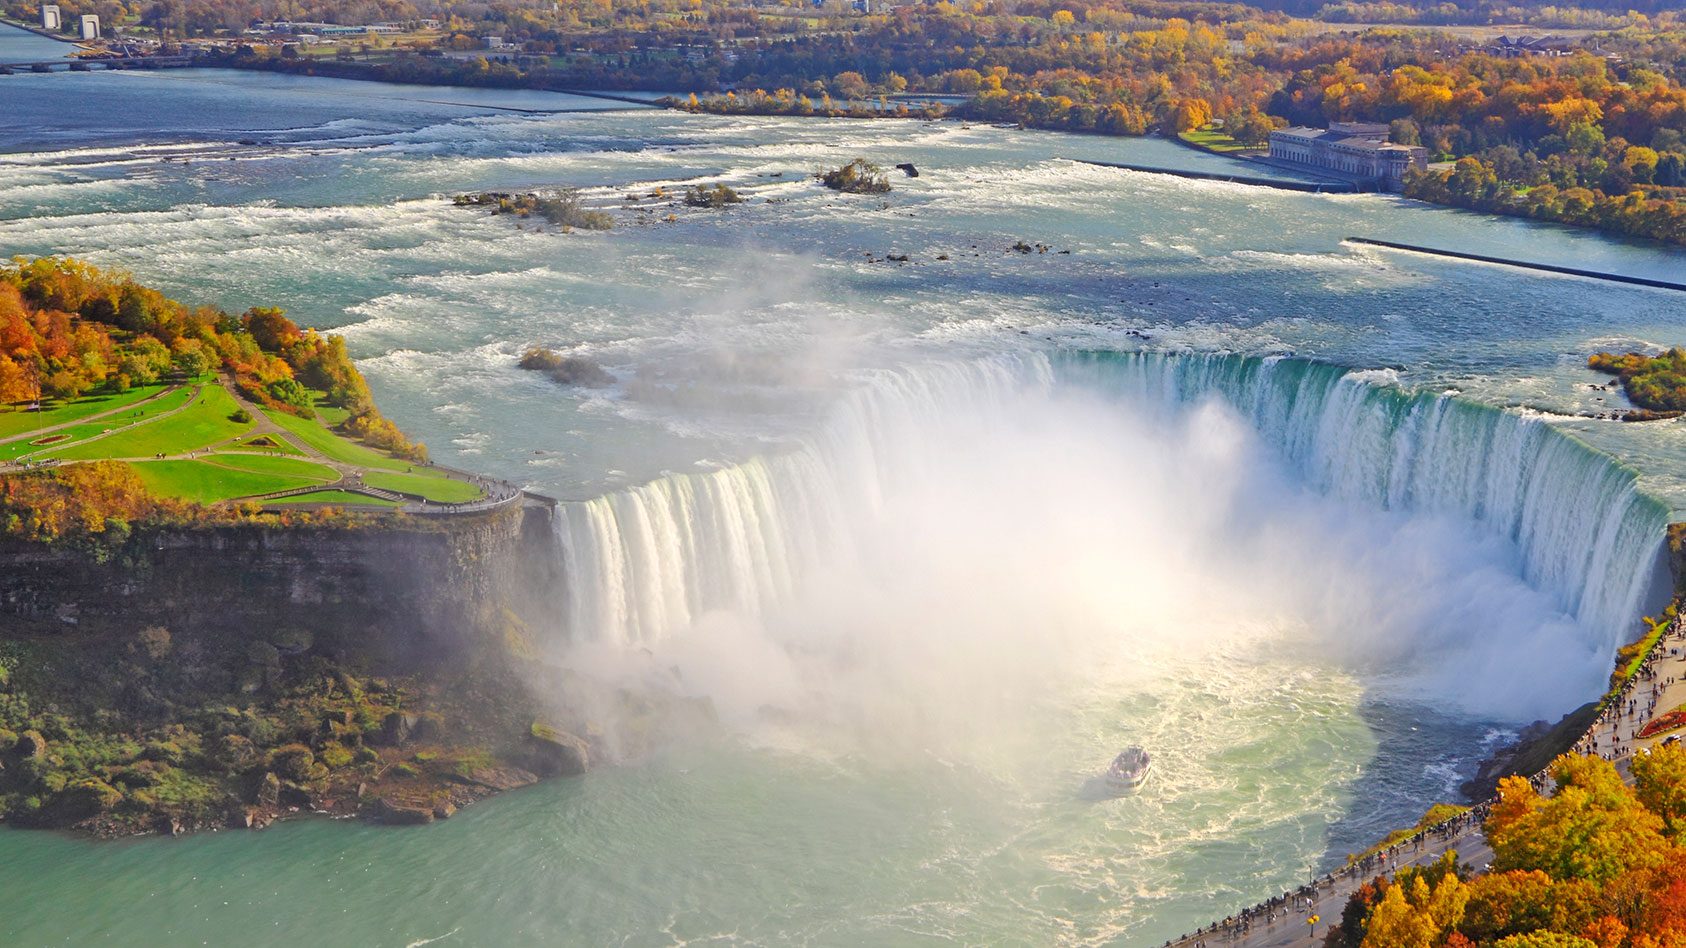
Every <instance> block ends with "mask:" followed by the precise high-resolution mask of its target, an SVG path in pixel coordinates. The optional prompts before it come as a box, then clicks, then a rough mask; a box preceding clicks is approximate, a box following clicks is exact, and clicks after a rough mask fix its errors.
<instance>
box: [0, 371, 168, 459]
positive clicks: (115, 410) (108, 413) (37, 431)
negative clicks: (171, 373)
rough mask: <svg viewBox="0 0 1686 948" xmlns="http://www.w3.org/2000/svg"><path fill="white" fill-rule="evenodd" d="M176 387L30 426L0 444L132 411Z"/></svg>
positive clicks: (47, 446) (34, 437)
mask: <svg viewBox="0 0 1686 948" xmlns="http://www.w3.org/2000/svg"><path fill="white" fill-rule="evenodd" d="M178 388H181V386H180V385H171V386H170V387H168V388H166V389H164V390H163V391H161V392H154V393H152V394H151V395H148V396H146V397H145V398H143V399H141V400H140V401H138V402H130V403H129V404H127V405H119V406H117V407H116V408H107V409H106V410H105V411H97V412H94V413H93V414H92V415H83V416H82V417H81V418H73V419H71V420H70V421H61V422H59V423H58V424H56V425H48V426H47V427H45V428H31V429H30V430H28V431H25V432H23V433H22V434H15V435H7V436H6V437H4V438H0V444H11V443H12V442H13V441H23V440H25V439H29V440H34V439H36V438H39V437H42V436H43V435H50V434H52V433H53V432H55V431H63V430H64V429H66V428H74V427H76V426H77V425H85V424H87V423H88V422H90V421H99V420H100V419H101V418H109V417H111V416H112V415H115V414H118V413H119V412H125V411H134V410H135V409H137V408H140V407H141V406H143V405H146V404H148V403H151V402H155V401H157V400H158V399H160V398H163V397H164V396H165V395H168V394H170V393H171V392H173V391H175V390H176V389H178ZM56 447H62V445H56V444H55V445H45V444H44V445H42V446H41V450H43V451H46V450H48V449H49V448H56Z"/></svg>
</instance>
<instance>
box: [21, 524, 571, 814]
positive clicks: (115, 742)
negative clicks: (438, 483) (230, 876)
mask: <svg viewBox="0 0 1686 948" xmlns="http://www.w3.org/2000/svg"><path fill="white" fill-rule="evenodd" d="M551 515H552V511H551V510H550V509H549V508H547V507H544V506H542V505H537V504H533V505H530V506H526V507H516V508H510V509H506V510H501V511H497V512H493V513H488V514H485V515H480V516H473V517H453V518H450V519H444V520H438V521H431V520H429V521H421V520H394V521H377V522H372V523H369V524H367V525H364V526H339V527H283V528H276V527H254V526H222V527H207V528H193V529H179V530H148V531H137V532H136V533H135V534H134V535H132V536H129V537H127V538H125V539H123V540H121V541H120V542H119V541H110V542H107V544H105V545H104V546H98V547H92V548H89V547H81V548H77V547H72V546H69V545H66V546H47V545H42V544H32V543H22V542H0V819H3V820H5V821H7V822H11V823H15V824H18V825H25V826H54V827H77V828H82V829H86V830H90V831H92V832H96V833H100V834H103V835H117V834H124V833H131V832H144V831H148V830H165V831H172V832H179V831H183V830H189V829H195V828H199V827H207V826H222V825H231V826H248V827H251V826H262V825H264V824H265V823H267V822H268V821H270V820H272V819H274V818H276V817H278V816H282V815H285V814H286V813H288V812H301V811H310V810H322V811H329V812H340V813H352V812H357V813H363V814H366V815H369V816H371V817H373V818H376V819H380V820H383V821H385V822H395V823H419V822H429V821H431V820H433V819H436V818H444V817H448V816H449V815H450V814H451V813H453V812H455V809H456V808H457V807H460V806H462V805H464V804H466V803H470V802H473V801H474V800H476V799H479V798H480V797H483V796H485V795H487V794H489V793H492V792H496V791H499V790H506V789H510V788H513V787H517V786H521V785H523V784H526V783H531V782H533V781H534V780H537V779H539V777H541V776H560V775H566V774H577V773H580V772H582V771H583V770H584V769H585V767H586V763H587V760H588V755H589V753H590V745H589V744H588V743H587V742H586V741H583V740H581V739H579V738H576V737H574V736H573V735H572V734H570V733H568V731H567V730H565V729H564V728H566V727H569V726H570V725H573V723H574V722H572V721H571V720H569V719H567V718H563V719H561V720H558V719H557V718H556V717H555V716H554V715H553V714H552V713H551V712H548V711H547V710H546V706H545V702H541V701H539V700H538V695H539V693H540V692H541V691H542V692H543V693H544V694H545V695H546V696H547V697H553V696H554V695H555V694H557V693H559V692H560V691H562V690H565V689H564V688H563V686H562V685H560V684H558V683H557V682H556V681H550V682H548V683H546V684H544V685H543V686H542V687H541V688H534V687H533V683H534V682H535V681H539V680H540V677H541V676H543V675H545V674H546V673H547V672H546V669H545V668H543V667H542V666H541V665H540V664H539V663H537V662H536V661H534V657H535V654H536V649H535V648H534V647H533V642H534V640H535V639H537V638H540V637H542V635H543V631H544V629H545V628H546V626H547V624H548V623H549V622H551V621H553V617H554V616H556V615H558V614H559V612H558V606H559V602H558V600H559V597H560V586H561V579H560V575H559V560H558V551H557V550H556V549H555V547H554V543H555V540H554V533H553V531H552V529H551V522H550V517H551ZM548 673H549V674H550V675H551V676H552V678H554V677H555V675H556V672H555V670H554V669H552V670H550V671H549V672H548ZM559 725H560V726H559Z"/></svg>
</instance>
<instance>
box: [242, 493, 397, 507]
mask: <svg viewBox="0 0 1686 948" xmlns="http://www.w3.org/2000/svg"><path fill="white" fill-rule="evenodd" d="M269 503H270V504H272V505H274V506H277V507H279V506H283V505H286V504H360V505H362V506H365V507H396V506H398V505H397V504H395V503H393V502H392V501H390V500H381V499H380V498H379V497H367V496H364V495H363V494H353V493H352V492H351V491H348V490H317V491H311V492H310V493H308V494H295V495H294V496H292V497H284V498H282V499H280V500H272V501H269Z"/></svg>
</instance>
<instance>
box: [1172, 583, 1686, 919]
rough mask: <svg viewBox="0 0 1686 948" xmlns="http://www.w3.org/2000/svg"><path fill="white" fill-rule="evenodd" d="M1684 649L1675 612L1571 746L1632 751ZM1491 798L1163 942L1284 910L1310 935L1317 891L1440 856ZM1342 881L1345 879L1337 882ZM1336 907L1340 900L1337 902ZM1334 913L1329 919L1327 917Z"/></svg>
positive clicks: (1684, 630) (1338, 890) (1604, 752)
mask: <svg viewBox="0 0 1686 948" xmlns="http://www.w3.org/2000/svg"><path fill="white" fill-rule="evenodd" d="M1683 653H1686V624H1683V622H1682V619H1681V618H1680V617H1676V618H1675V619H1674V620H1673V621H1672V622H1671V623H1670V624H1669V627H1668V629H1667V631H1666V632H1664V633H1663V635H1662V637H1661V638H1659V639H1658V640H1657V643H1656V644H1655V645H1654V646H1653V647H1652V649H1651V651H1650V652H1649V653H1648V654H1647V655H1646V656H1645V660H1644V661H1643V662H1642V663H1641V664H1640V666H1639V668H1638V670H1637V671H1636V672H1635V673H1634V674H1633V675H1630V676H1629V677H1628V679H1627V681H1626V682H1624V683H1623V685H1622V687H1621V690H1620V691H1617V692H1615V693H1614V694H1612V695H1610V696H1608V697H1607V698H1606V699H1605V701H1604V705H1603V707H1602V708H1601V709H1600V712H1599V715H1598V717H1597V718H1596V719H1594V721H1593V723H1592V725H1591V726H1590V727H1589V728H1588V729H1587V732H1586V734H1585V735H1583V736H1582V738H1581V740H1580V741H1579V742H1577V743H1576V744H1575V747H1574V750H1575V752H1576V753H1580V754H1598V755H1599V756H1602V757H1603V758H1604V759H1606V760H1612V761H1614V760H1617V759H1620V758H1621V757H1624V756H1628V755H1631V754H1632V753H1633V739H1634V738H1635V737H1637V735H1638V733H1639V731H1640V729H1641V728H1643V727H1644V726H1645V723H1646V722H1647V721H1649V720H1650V719H1651V718H1652V717H1653V716H1654V715H1655V714H1656V712H1657V707H1658V705H1659V703H1660V702H1661V699H1662V695H1663V691H1664V689H1666V688H1667V687H1669V686H1670V685H1672V684H1674V683H1675V681H1676V678H1677V676H1672V675H1665V674H1663V673H1662V672H1661V671H1660V670H1659V665H1660V663H1661V662H1662V660H1663V659H1664V658H1666V657H1680V656H1682V654H1683ZM1606 727H1608V728H1609V729H1610V739H1609V740H1608V741H1604V742H1601V741H1600V739H1599V734H1600V733H1601V732H1602V731H1603V730H1604V729H1605V728H1606ZM1624 727H1626V728H1627V729H1628V734H1629V737H1628V739H1627V740H1622V739H1621V738H1620V734H1621V730H1622V728H1624ZM1528 782H1529V783H1530V784H1532V785H1533V787H1534V789H1535V790H1536V791H1538V792H1540V793H1548V792H1549V790H1550V787H1551V776H1550V774H1549V773H1547V772H1545V771H1541V772H1539V773H1536V774H1534V775H1532V776H1530V777H1529V778H1528ZM1492 804H1493V800H1492V799H1488V800H1485V801H1483V802H1481V803H1478V804H1476V805H1475V806H1472V807H1470V808H1469V809H1468V810H1465V811H1463V812H1461V813H1459V814H1458V815H1457V816H1454V817H1452V818H1450V819H1447V820H1443V821H1441V822H1439V823H1436V824H1434V825H1433V826H1430V827H1427V828H1425V829H1422V830H1419V831H1418V832H1416V833H1414V834H1412V835H1410V836H1408V837H1406V838H1404V839H1402V840H1400V841H1398V842H1396V843H1393V844H1392V845H1389V846H1386V847H1384V848H1381V849H1378V850H1376V851H1374V852H1371V853H1367V854H1365V855H1363V856H1361V857H1359V858H1357V859H1353V860H1351V861H1350V862H1348V863H1347V865H1345V866H1343V867H1341V868H1340V869H1337V870H1334V871H1333V872H1328V873H1324V874H1323V875H1322V876H1321V877H1318V878H1315V879H1313V880H1312V881H1311V882H1309V883H1307V884H1306V885H1303V886H1300V887H1299V888H1297V889H1294V890H1292V891H1289V892H1284V893H1282V894H1281V895H1279V896H1275V897H1272V898H1270V899H1267V900H1266V901H1264V902H1261V903H1259V904H1258V905H1254V906H1252V907H1250V908H1247V909H1243V910H1242V911H1240V912H1238V913H1236V914H1234V915H1231V916H1229V917H1228V918H1225V919H1224V920H1222V921H1220V922H1214V923H1212V924H1211V925H1207V926H1205V927H1202V928H1199V929H1196V930H1195V931H1193V932H1191V933H1189V934H1187V935H1184V936H1182V937H1181V938H1177V939H1174V940H1172V941H1167V942H1166V943H1165V946H1166V948H1171V946H1173V945H1176V946H1186V948H1207V940H1208V939H1217V940H1219V941H1223V942H1232V941H1236V940H1238V939H1244V938H1246V937H1248V936H1249V935H1251V934H1253V932H1254V930H1255V929H1258V928H1259V927H1261V926H1263V927H1266V928H1271V927H1274V926H1275V924H1276V923H1277V922H1278V921H1279V920H1286V919H1288V918H1289V917H1290V916H1296V915H1297V916H1298V917H1300V918H1301V919H1302V921H1300V922H1299V923H1298V924H1299V926H1300V927H1302V928H1304V929H1305V931H1306V933H1307V934H1308V935H1315V931H1314V929H1315V927H1316V926H1315V925H1313V924H1308V922H1309V921H1310V920H1311V919H1314V918H1318V917H1319V916H1318V912H1317V907H1318V902H1319V901H1320V900H1321V899H1322V898H1323V896H1325V895H1328V894H1335V895H1337V896H1338V897H1340V898H1341V899H1343V900H1344V899H1345V897H1346V895H1347V894H1348V893H1349V892H1350V890H1351V887H1352V886H1356V885H1358V884H1359V883H1360V882H1362V881H1363V880H1365V879H1369V878H1372V877H1374V876H1378V875H1386V874H1391V873H1392V872H1394V871H1396V870H1398V869H1401V868H1403V867H1405V866H1408V865H1412V864H1414V863H1416V862H1418V861H1419V859H1420V857H1421V856H1422V854H1423V853H1425V852H1426V853H1429V854H1430V855H1432V856H1435V857H1438V856H1439V855H1440V854H1441V853H1443V852H1445V851H1447V850H1448V849H1450V848H1452V847H1451V846H1450V843H1452V842H1453V841H1455V840H1459V839H1462V838H1464V837H1465V836H1467V835H1469V834H1472V833H1474V832H1477V831H1479V829H1480V828H1481V825H1482V824H1483V823H1484V822H1485V821H1486V819H1487V815H1488V813H1489V812H1490V811H1491V809H1492ZM1342 883H1351V886H1343V885H1341V884H1342ZM1337 908H1338V906H1337ZM1335 921H1336V919H1331V920H1330V923H1331V924H1333V923H1334V922H1335Z"/></svg>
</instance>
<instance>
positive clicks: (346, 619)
mask: <svg viewBox="0 0 1686 948" xmlns="http://www.w3.org/2000/svg"><path fill="white" fill-rule="evenodd" d="M552 515H553V512H552V511H551V510H550V509H549V508H546V507H544V506H542V505H537V504H532V505H528V506H525V507H513V508H508V509H505V510H501V511H497V512H494V513H489V514H485V515H480V516H469V517H460V518H451V519H449V520H440V521H429V522H426V523H422V524H415V525H408V526H406V525H403V524H402V522H400V523H399V524H396V525H390V526H388V525H371V526H365V527H358V528H328V527H286V528H273V527H271V528H265V527H254V526H221V527H207V528H195V529H178V530H160V531H137V532H136V533H135V534H134V535H133V536H132V537H130V538H129V539H128V540H127V541H126V542H125V543H123V544H122V545H120V546H118V547H117V548H115V549H113V550H110V551H107V552H105V553H102V554H101V555H94V554H91V553H89V552H88V551H86V550H81V549H73V548H60V547H49V546H44V545H40V544H33V543H23V542H5V541H0V633H21V634H66V633H71V634H74V633H81V634H107V633H109V634H132V633H134V632H135V631H137V630H139V629H141V628H144V627H146V626H148V625H161V626H164V627H166V628H168V629H170V630H172V631H176V632H188V633H191V634H197V635H202V636H203V635H217V636H231V637H239V638H247V637H253V638H256V637H271V636H272V635H273V634H274V633H275V631H276V630H278V629H298V630H301V631H302V632H303V633H305V634H308V635H309V636H310V637H311V638H312V639H313V640H314V642H315V647H316V649H317V651H318V652H324V651H325V652H329V653H332V654H337V655H339V656H341V657H347V658H349V657H353V656H359V657H362V658H365V659H368V660H371V661H373V662H374V663H375V664H377V665H379V666H382V667H386V668H390V669H392V670H394V671H403V670H408V669H420V668H423V667H425V666H426V665H427V664H429V663H436V662H439V661H448V660H450V659H451V658H452V657H454V656H458V655H462V654H464V653H465V652H466V651H467V650H468V649H469V648H470V647H472V646H473V645H474V644H475V642H476V641H477V640H482V639H484V638H485V637H486V636H489V635H500V636H501V635H507V634H508V631H509V629H510V628H511V627H515V628H523V627H524V628H526V629H528V630H538V629H542V628H544V627H545V625H546V624H547V623H551V622H553V621H554V617H555V616H556V615H558V614H559V613H558V608H559V603H560V586H561V576H560V561H559V559H558V556H559V554H558V552H557V550H556V544H555V540H554V534H553V532H552V530H551V526H550V517H551V516H552ZM512 620H513V621H512Z"/></svg>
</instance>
